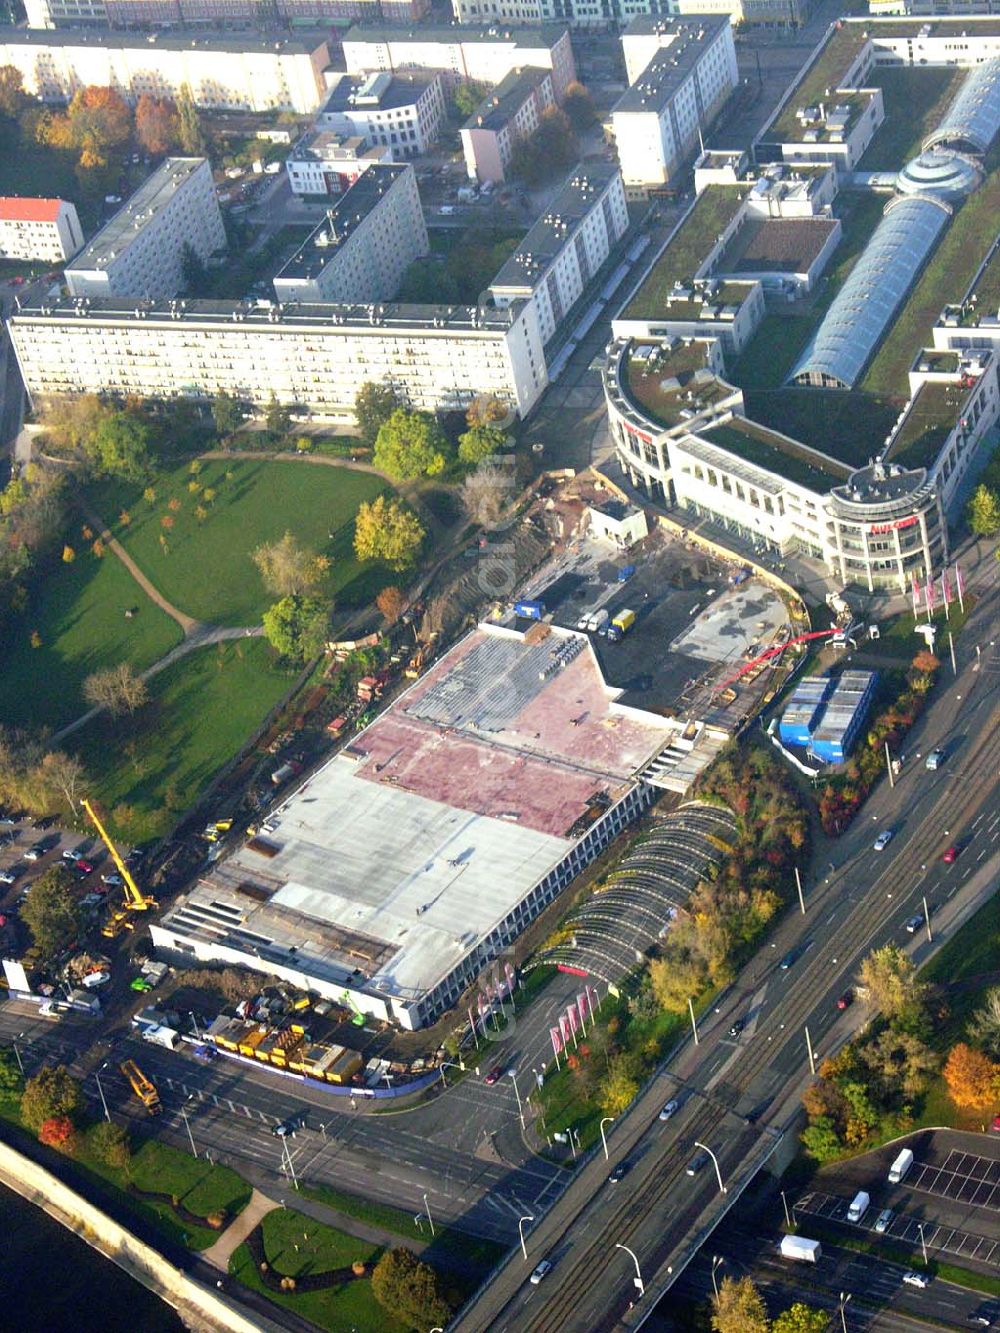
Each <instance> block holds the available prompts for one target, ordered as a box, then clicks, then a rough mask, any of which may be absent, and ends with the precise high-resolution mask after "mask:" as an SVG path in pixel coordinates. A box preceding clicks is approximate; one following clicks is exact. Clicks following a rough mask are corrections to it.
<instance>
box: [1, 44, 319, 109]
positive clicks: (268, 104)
mask: <svg viewBox="0 0 1000 1333" xmlns="http://www.w3.org/2000/svg"><path fill="white" fill-rule="evenodd" d="M329 62H330V51H329V47H328V45H327V38H326V36H325V35H324V34H322V33H316V34H313V35H312V36H310V35H309V34H303V35H301V36H297V37H295V38H289V37H288V36H287V35H286V34H275V35H274V36H271V37H265V36H258V35H257V34H256V33H246V34H240V33H220V32H215V33H212V32H210V33H199V34H198V37H197V39H196V40H192V38H190V37H175V36H170V35H169V34H162V33H156V34H153V35H150V36H149V37H141V36H135V35H134V34H125V33H120V34H116V35H115V36H113V37H112V36H111V35H110V34H108V33H106V32H101V33H95V32H93V31H89V32H85V31H68V30H67V31H60V32H51V31H50V32H39V31H33V30H31V29H27V28H11V27H4V28H0V65H12V66H13V67H14V68H15V69H17V70H19V71H20V73H21V77H22V79H23V80H24V90H25V92H26V93H28V94H29V96H31V97H38V98H40V99H41V100H42V101H43V102H50V103H61V102H69V101H70V100H71V99H72V97H73V95H74V93H76V92H77V91H78V90H79V89H80V88H86V87H88V86H91V85H93V86H95V87H99V88H114V89H115V90H116V91H117V92H119V93H121V95H122V96H123V97H124V98H125V99H126V101H129V102H137V101H138V100H139V98H140V97H141V96H142V94H143V93H150V94H152V95H153V96H156V97H173V98H176V97H177V96H178V94H179V93H180V90H181V89H182V88H183V87H185V86H186V87H187V88H188V89H189V90H190V93H191V98H192V100H193V102H194V104H195V106H199V107H205V108H207V109H211V110H220V111H257V112H259V111H295V112H298V113H299V114H300V115H308V114H310V113H311V112H313V111H315V110H316V108H317V107H318V106H319V104H320V102H321V101H322V99H323V97H324V95H325V92H326V84H325V82H324V79H323V70H324V68H325V67H326V66H327V65H328V64H329Z"/></svg>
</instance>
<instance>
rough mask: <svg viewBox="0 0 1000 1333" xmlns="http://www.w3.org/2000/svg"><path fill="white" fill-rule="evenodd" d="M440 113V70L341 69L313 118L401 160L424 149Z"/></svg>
mask: <svg viewBox="0 0 1000 1333" xmlns="http://www.w3.org/2000/svg"><path fill="white" fill-rule="evenodd" d="M444 115H445V100H444V81H443V79H442V78H441V75H440V74H437V73H409V74H400V75H396V74H387V73H384V72H383V73H377V74H342V75H340V77H339V78H338V79H337V82H336V83H335V84H334V85H333V88H332V89H331V91H330V93H329V95H328V97H327V99H326V101H325V103H324V104H323V107H322V110H321V111H320V113H319V115H318V116H317V118H316V127H317V129H323V130H332V131H333V132H334V133H335V134H343V135H358V136H360V137H362V138H364V139H366V140H367V141H368V143H369V144H370V145H371V146H372V147H385V148H389V149H390V150H391V152H392V156H393V161H395V162H400V161H404V160H405V159H407V158H413V157H418V156H420V154H421V153H425V152H427V150H428V148H429V147H430V146H431V144H433V143H434V141H435V140H436V139H437V137H438V134H439V133H440V130H441V125H442V122H443V120H444Z"/></svg>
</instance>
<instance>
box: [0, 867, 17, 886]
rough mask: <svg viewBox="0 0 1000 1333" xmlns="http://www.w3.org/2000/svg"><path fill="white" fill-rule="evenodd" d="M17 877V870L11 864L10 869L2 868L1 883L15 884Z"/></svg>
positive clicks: (0, 872) (0, 871)
mask: <svg viewBox="0 0 1000 1333" xmlns="http://www.w3.org/2000/svg"><path fill="white" fill-rule="evenodd" d="M16 879H17V870H16V869H15V868H14V867H13V866H11V867H10V869H9V870H0V884H13V883H14V882H15V880H16Z"/></svg>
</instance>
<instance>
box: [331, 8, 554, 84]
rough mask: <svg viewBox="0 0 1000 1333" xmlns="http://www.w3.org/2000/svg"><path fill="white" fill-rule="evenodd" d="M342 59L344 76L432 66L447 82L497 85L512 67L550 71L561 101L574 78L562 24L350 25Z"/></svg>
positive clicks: (391, 72) (429, 67)
mask: <svg viewBox="0 0 1000 1333" xmlns="http://www.w3.org/2000/svg"><path fill="white" fill-rule="evenodd" d="M344 59H345V61H346V62H347V72H348V73H349V74H363V73H367V72H368V71H369V70H386V71H388V72H389V73H390V74H396V73H398V72H400V71H402V70H408V69H437V70H440V71H441V73H442V75H443V76H444V78H445V80H446V82H447V83H448V84H449V85H451V86H454V85H455V84H458V83H462V82H464V81H466V80H468V81H469V82H471V83H486V84H490V85H493V84H497V83H501V82H502V81H503V80H504V79H505V78H506V77H507V75H508V74H509V73H510V72H511V70H514V69H523V68H524V67H525V66H531V65H533V66H536V67H537V68H538V69H547V70H549V71H550V72H551V74H552V87H553V88H554V89H555V95H556V100H557V101H562V98H563V95H564V94H565V92H566V89H567V87H568V86H569V84H571V83H572V82H573V80H574V79H575V78H576V65H575V63H574V60H573V47H572V44H571V42H570V36H569V29H568V28H567V27H566V26H565V24H544V25H543V26H542V27H539V28H496V27H461V28H456V27H454V26H448V27H444V26H439V27H421V28H411V29H405V28H386V27H382V28H351V30H350V31H349V32H348V33H347V34H346V36H345V37H344Z"/></svg>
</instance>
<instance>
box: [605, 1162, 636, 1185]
mask: <svg viewBox="0 0 1000 1333" xmlns="http://www.w3.org/2000/svg"><path fill="white" fill-rule="evenodd" d="M631 1169H632V1163H631V1162H629V1161H624V1162H619V1163H618V1165H617V1166H616V1167H615V1169H614V1170H613V1171H612V1172H611V1174H610V1176H608V1184H609V1185H617V1184H618V1182H619V1181H620V1180H624V1179H625V1177H626V1176H627V1175H628V1173H629V1171H631Z"/></svg>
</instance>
